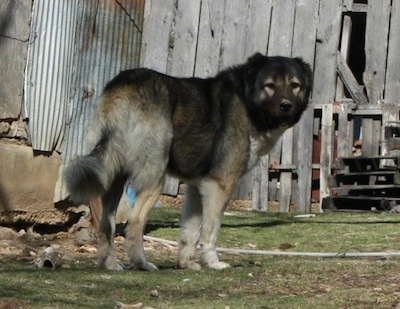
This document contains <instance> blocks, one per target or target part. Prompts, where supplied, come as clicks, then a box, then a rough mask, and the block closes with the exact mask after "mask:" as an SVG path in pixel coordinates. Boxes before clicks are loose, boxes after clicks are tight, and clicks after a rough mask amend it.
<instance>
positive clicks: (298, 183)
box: [0, 0, 400, 212]
mask: <svg viewBox="0 0 400 309" xmlns="http://www.w3.org/2000/svg"><path fill="white" fill-rule="evenodd" d="M7 3H8V4H7ZM10 3H13V2H12V1H11V2H7V1H6V3H5V4H2V5H0V13H1V12H2V10H3V11H5V9H6V10H7V11H6V13H7V12H8V11H10V10H11V11H12V10H14V9H15V7H14V6H12V5H11V4H10ZM31 3H33V7H32V12H33V13H32V15H31V18H32V24H31V25H30V27H31V28H30V33H29V39H28V35H27V34H26V32H27V29H29V22H26V23H24V31H25V32H24V33H25V34H24V33H23V34H24V36H23V38H24V40H25V41H21V42H20V41H7V40H6V37H7V36H10V35H9V34H8V32H9V31H10V28H4V29H2V28H0V34H1V35H2V36H1V35H0V43H2V42H3V43H2V44H0V52H2V53H5V52H7V49H6V47H7V46H8V45H7V44H11V43H12V44H17V43H18V44H20V43H21V44H22V43H25V44H24V49H20V51H21V53H23V54H22V56H19V57H17V58H16V59H15V61H16V62H15V64H16V65H17V64H18V70H21V69H24V68H25V71H24V74H20V76H18V77H17V78H19V79H21V82H22V84H21V83H19V85H24V95H23V97H22V98H21V96H22V90H18V91H19V93H20V95H19V96H18V97H17V98H14V97H15V96H14V97H13V98H12V99H13V100H14V101H15V102H17V103H18V104H19V105H18V104H17V103H15V104H10V103H9V102H7V104H5V105H0V116H1V117H2V118H1V119H0V125H2V124H4V123H6V122H7V123H11V124H14V122H17V123H18V126H19V127H23V126H24V125H26V126H27V127H28V130H27V131H28V133H29V134H28V136H29V139H30V144H29V145H30V146H31V147H32V148H33V150H35V151H41V152H46V153H52V152H58V153H60V154H61V157H62V160H61V163H60V167H59V171H58V174H59V175H62V172H63V169H64V166H65V163H67V162H68V161H69V160H70V159H71V158H72V157H73V156H75V155H77V154H80V153H81V152H82V151H83V149H82V148H83V147H82V136H83V132H84V129H86V128H87V126H88V120H89V119H90V116H91V111H92V109H93V106H94V105H95V101H96V100H97V98H98V97H99V95H100V94H101V89H102V87H103V86H104V83H105V82H106V81H107V80H109V79H111V78H112V77H113V76H114V75H115V74H116V73H118V71H119V70H123V69H127V68H132V66H145V67H148V68H152V69H155V70H157V71H160V72H164V73H167V74H171V75H175V76H198V77H208V76H213V75H215V74H216V73H217V72H218V71H220V70H222V69H224V68H227V67H229V66H233V65H236V64H240V63H242V62H244V61H245V60H246V59H247V58H248V57H249V56H251V55H252V54H254V53H255V52H261V53H264V54H267V55H271V56H272V55H282V56H288V57H302V58H303V59H304V60H305V61H307V62H308V63H310V65H311V66H312V68H313V72H314V83H313V92H312V104H311V105H310V107H309V109H308V110H307V111H306V113H305V114H304V116H303V117H302V119H301V122H300V123H299V124H298V125H296V126H295V127H294V128H293V129H291V130H288V131H287V132H286V133H285V134H284V136H283V138H282V139H281V141H280V142H279V144H278V145H277V146H276V147H275V148H274V150H273V151H272V152H271V153H270V154H269V155H267V156H266V157H264V158H263V159H262V160H261V162H260V163H259V165H258V166H257V168H255V169H254V170H253V171H252V172H251V173H249V174H248V175H245V176H244V177H243V179H242V181H241V182H240V184H239V185H238V187H237V189H236V192H235V196H234V198H238V199H248V200H250V199H251V200H252V205H253V208H254V209H259V210H268V201H276V200H278V201H279V202H280V211H284V212H285V211H288V210H291V209H295V210H297V211H299V212H308V211H310V205H311V202H312V199H314V200H315V201H322V200H323V198H325V197H328V196H331V195H332V194H333V192H336V191H332V189H331V188H330V182H329V180H330V178H331V176H332V175H334V174H336V173H338V172H342V171H345V170H346V168H345V167H343V165H342V164H341V160H340V158H342V157H344V158H348V157H353V156H354V155H355V154H356V155H360V154H361V155H362V156H375V157H376V156H378V155H379V156H383V155H391V156H394V155H395V152H393V151H394V149H395V148H396V147H397V144H396V140H395V139H393V137H394V133H393V134H392V135H391V133H390V132H392V131H393V130H392V131H391V130H390V128H396V127H397V125H398V123H397V122H398V120H399V109H398V107H399V103H400V99H399V98H398V96H399V95H400V60H399V59H400V58H399V56H398V50H399V49H400V32H399V31H398V29H400V1H398V0H129V1H106V0H85V1H84V2H80V1H77V0H71V1H67V0H62V1H61V0H60V1H59V2H53V1H52V0H35V1H33V2H32V1H26V4H25V6H24V12H25V13H24V14H22V15H18V18H20V19H21V18H22V19H23V18H25V19H27V18H29V14H27V12H26V11H27V10H29V9H30V5H31ZM17 9H18V8H17ZM60 9H62V13H60ZM46 10H53V11H54V12H59V14H60V15H59V16H60V18H58V19H57V18H53V19H52V18H51V16H55V15H52V14H50V13H51V12H48V13H49V14H47V15H43V14H44V12H45V11H46ZM8 13H9V12H8ZM8 13H7V14H3V15H4V16H3V15H0V16H1V18H3V19H6V18H10V17H7V16H12V15H8ZM64 15H65V16H71V18H73V19H68V18H61V17H62V16H64ZM40 16H47V17H46V18H50V20H51V21H52V22H53V23H54V24H55V25H59V26H60V27H64V28H63V29H66V30H65V31H68V32H65V33H64V32H60V33H59V32H57V31H54V32H51V31H49V30H50V29H56V30H57V29H59V28H57V27H56V28H54V27H51V25H50V24H45V23H43V22H41V21H43V19H42V18H39V17H40ZM71 20H73V21H74V22H70V21H71ZM0 24H1V25H7V23H0ZM37 25H40V27H38V26H37ZM46 27H50V28H49V29H48V30H46V29H47V28H46ZM41 30H42V31H43V32H40V31H41ZM41 34H43V37H44V36H46V35H47V36H50V37H49V40H50V38H51V35H55V36H57V35H65V34H67V36H66V38H67V39H68V41H65V40H64V39H63V40H60V39H55V41H54V42H55V44H60V45H59V46H64V47H63V49H64V50H65V49H67V50H68V51H69V52H68V53H63V54H61V56H60V54H59V53H57V48H54V49H52V52H50V53H49V52H46V51H48V49H43V48H42V47H41V45H40V42H41V41H40V39H41V38H43V37H41ZM53 39H54V38H53ZM140 40H141V41H140ZM4 42H5V43H4ZM43 42H46V40H45V41H42V44H44V43H43ZM49 42H51V40H50V41H49ZM138 42H139V43H138ZM28 43H29V45H28ZM35 44H39V45H38V46H37V48H36V49H35V46H36V45H35ZM28 47H29V48H28ZM24 57H25V58H24ZM41 57H42V58H43V59H42V58H41ZM59 57H64V58H62V59H61V60H62V62H61V63H62V65H63V66H62V67H60V66H56V65H55V63H57V61H60V58H59ZM3 59H4V58H3ZM38 59H42V60H41V61H42V62H41V63H45V64H46V65H47V64H49V66H47V67H46V68H47V72H48V73H49V72H50V73H51V72H52V69H51V68H52V67H53V69H54V70H56V69H57V70H58V71H59V72H61V75H58V74H57V76H62V78H63V79H62V80H59V79H50V80H49V81H46V80H45V76H46V75H43V74H39V73H38V68H40V66H39V67H38V65H37V62H36V64H35V61H37V60H38ZM17 61H18V62H17ZM21 61H22V62H24V61H25V63H22V62H21ZM11 63H12V61H11ZM24 64H26V65H25V66H24ZM2 67H3V68H5V71H7V70H8V71H10V72H11V71H13V70H15V69H13V66H10V64H7V65H5V63H3V64H2ZM61 69H62V71H60V70H61ZM3 71H4V70H3ZM48 73H47V74H48ZM14 75H15V73H14ZM53 75H54V74H53ZM53 75H51V74H50V76H53ZM3 76H4V75H3ZM47 76H49V75H47ZM0 78H1V77H0ZM2 78H3V80H4V79H5V77H2ZM33 79H34V80H33ZM60 82H62V84H61V86H62V87H61V88H60V87H59V86H60V85H59V83H60ZM13 83H14V84H15V82H13ZM17 84H18V83H17ZM4 85H7V87H10V85H9V83H3V84H2V85H0V90H1V91H2V93H3V92H4V93H7V94H10V96H11V94H12V92H10V91H7V92H6V91H5V90H4V89H2V87H5V86H4ZM35 85H40V87H41V88H40V91H36V90H35V89H34V87H35ZM55 87H57V89H62V90H63V92H62V93H61V94H60V97H58V96H53V97H51V96H50V97H49V96H47V97H46V96H45V95H46V94H50V95H51V94H54V93H57V92H54V91H55V90H54V89H56V88H55ZM8 90H9V89H8ZM46 90H48V91H49V92H46ZM43 97H44V98H45V100H42V99H43ZM18 100H20V101H18ZM14 101H13V102H14ZM55 101H56V102H55ZM35 102H37V103H35ZM35 104H38V105H37V106H36V105H35ZM54 104H55V105H54ZM59 110H61V111H62V112H63V115H64V116H62V119H60V114H59V113H58V112H57V111H59ZM19 111H25V113H24V112H19ZM55 111H56V112H57V113H56V112H55ZM26 113H28V115H27V114H26ZM29 113H30V114H29ZM47 113H49V114H50V113H51V114H52V115H54V117H58V118H52V117H47V116H46V115H47ZM35 117H39V118H35ZM34 119H39V122H37V121H36V122H35V121H34ZM28 120H29V121H28ZM21 121H22V122H23V124H22V125H20V123H21ZM52 126H53V127H56V130H54V129H51V128H53V127H52ZM1 127H2V126H0V128H1ZM3 127H4V126H3ZM38 127H40V130H39V129H38ZM388 128H389V129H388ZM50 129H51V130H50ZM10 132H12V131H10V130H9V131H7V134H5V133H4V132H3V133H2V132H0V134H1V135H0V138H2V139H5V138H9V139H12V138H15V136H13V135H12V134H11V133H10ZM49 132H53V133H54V132H56V133H57V135H56V136H54V137H52V135H49ZM388 132H389V133H388ZM393 132H394V131H393ZM49 138H50V139H49ZM28 143H29V142H28ZM357 145H360V149H357V151H356V152H355V151H354V147H357ZM379 160H380V161H379V162H380V163H379V164H380V165H387V164H389V165H390V164H391V165H393V164H394V163H395V162H397V161H396V159H379ZM0 180H1V179H0ZM0 189H1V182H0ZM339 189H340V188H339ZM179 190H180V187H179V183H178V181H177V180H176V179H172V178H168V179H167V181H166V184H165V187H164V193H166V194H170V195H176V194H178V192H179ZM339 191H340V190H339ZM334 194H336V193H334ZM65 197H66V192H65V188H64V184H63V181H62V178H61V176H59V177H58V181H57V185H55V198H54V202H56V203H58V202H60V201H62V200H63V199H64V198H65Z"/></svg>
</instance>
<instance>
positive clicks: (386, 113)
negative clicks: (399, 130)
mask: <svg viewBox="0 0 400 309" xmlns="http://www.w3.org/2000/svg"><path fill="white" fill-rule="evenodd" d="M393 121H399V106H398V105H396V104H383V106H382V131H381V138H382V142H381V155H382V156H388V155H390V145H389V141H388V140H387V139H386V137H385V127H386V126H389V125H390V123H391V122H393ZM382 165H386V166H388V165H393V161H392V160H385V161H384V162H382Z"/></svg>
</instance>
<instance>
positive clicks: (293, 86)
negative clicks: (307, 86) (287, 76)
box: [290, 82, 300, 90]
mask: <svg viewBox="0 0 400 309" xmlns="http://www.w3.org/2000/svg"><path fill="white" fill-rule="evenodd" d="M290 87H292V89H293V90H295V89H297V88H300V84H299V83H296V82H291V83H290Z"/></svg>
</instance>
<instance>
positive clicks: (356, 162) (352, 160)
mask: <svg viewBox="0 0 400 309" xmlns="http://www.w3.org/2000/svg"><path fill="white" fill-rule="evenodd" d="M339 160H340V163H341V166H342V169H344V168H345V167H346V166H347V167H348V168H349V172H351V173H356V172H366V171H378V170H380V169H382V168H384V169H393V170H396V169H398V166H400V157H398V156H371V157H362V156H361V157H341V158H339ZM388 160H393V165H388V164H387V161H388Z"/></svg>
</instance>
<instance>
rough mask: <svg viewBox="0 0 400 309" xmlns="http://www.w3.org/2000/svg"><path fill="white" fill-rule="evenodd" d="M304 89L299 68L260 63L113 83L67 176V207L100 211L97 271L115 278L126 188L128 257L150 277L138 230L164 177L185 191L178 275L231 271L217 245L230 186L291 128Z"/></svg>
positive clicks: (141, 73) (129, 74) (147, 73)
mask: <svg viewBox="0 0 400 309" xmlns="http://www.w3.org/2000/svg"><path fill="white" fill-rule="evenodd" d="M311 84H312V73H311V69H310V66H309V65H308V64H306V63H305V62H304V61H303V60H302V59H300V58H285V57H266V56H263V55H261V54H255V55H254V56H252V57H251V58H249V59H248V61H247V62H246V63H244V64H243V65H239V66H237V67H233V68H230V69H227V70H225V71H222V72H221V73H219V74H218V75H217V76H216V77H213V78H206V79H200V78H176V77H171V76H167V75H164V74H160V73H157V72H155V71H152V70H148V69H135V70H129V71H124V72H121V73H120V74H119V75H118V76H116V77H115V78H114V79H113V80H111V81H110V82H109V83H108V84H107V86H106V87H105V89H104V93H103V95H102V98H101V102H100V104H99V107H98V111H97V114H96V117H95V119H94V120H93V122H92V124H91V126H92V128H93V132H94V134H93V136H92V142H93V147H92V150H91V151H90V153H89V154H88V155H85V156H82V157H78V158H77V159H75V160H74V161H72V162H71V164H70V165H69V167H68V168H67V170H66V173H65V179H66V184H67V188H68V190H69V193H70V198H71V199H72V200H73V201H75V202H80V203H90V202H91V201H93V200H96V199H97V200H98V201H100V202H99V203H100V204H101V205H102V207H103V211H102V218H101V223H100V233H99V259H100V265H101V266H103V267H105V268H107V269H111V270H120V269H122V267H121V265H120V264H119V262H118V261H117V259H116V257H115V253H114V246H113V236H114V230H115V227H114V225H115V224H114V222H115V219H114V217H115V212H116V209H117V207H118V203H119V200H120V198H121V195H122V192H123V188H124V185H125V183H126V182H127V181H129V182H130V184H131V185H132V187H133V188H134V190H135V191H136V193H137V201H136V204H135V207H134V208H133V209H132V211H131V214H130V217H129V220H128V224H127V228H126V235H127V239H126V242H127V252H128V256H129V259H130V262H131V263H132V266H133V267H136V268H140V269H145V270H155V269H157V267H156V266H155V265H154V264H152V263H149V262H147V260H146V257H145V254H144V250H143V231H144V228H145V225H146V221H147V217H148V214H149V212H150V210H151V209H152V207H153V206H154V204H155V202H156V201H157V198H158V197H159V194H160V191H161V188H162V185H163V181H164V177H165V175H166V174H167V173H168V174H171V175H173V176H176V177H178V178H180V179H181V180H182V181H184V182H186V184H187V191H186V193H185V203H184V209H183V215H182V222H181V223H182V226H181V235H180V239H179V253H178V261H177V265H178V267H181V268H191V269H200V268H201V266H206V267H210V268H214V269H223V268H226V267H229V264H227V263H224V262H221V261H219V259H218V256H217V252H216V241H217V236H218V231H219V228H220V225H221V220H222V217H223V213H224V210H225V208H226V205H227V203H228V201H229V198H230V196H231V194H232V191H233V190H234V188H235V184H236V183H237V180H238V179H239V178H240V176H241V175H243V174H244V173H245V172H246V171H248V170H249V169H251V168H252V167H253V166H254V165H255V164H256V163H257V161H258V159H259V158H260V156H263V155H265V154H267V153H268V152H269V151H270V150H271V148H272V147H273V146H274V144H275V142H276V141H277V140H278V139H279V137H280V136H281V135H282V133H283V132H284V131H285V130H286V129H287V128H290V127H292V126H293V125H294V124H296V123H297V122H298V121H299V119H300V117H301V115H302V113H303V112H304V110H305V109H306V107H307V105H308V101H309V94H310V91H311ZM197 246H199V250H200V253H201V254H200V260H199V261H198V262H197V261H196V260H195V251H196V248H197Z"/></svg>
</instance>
